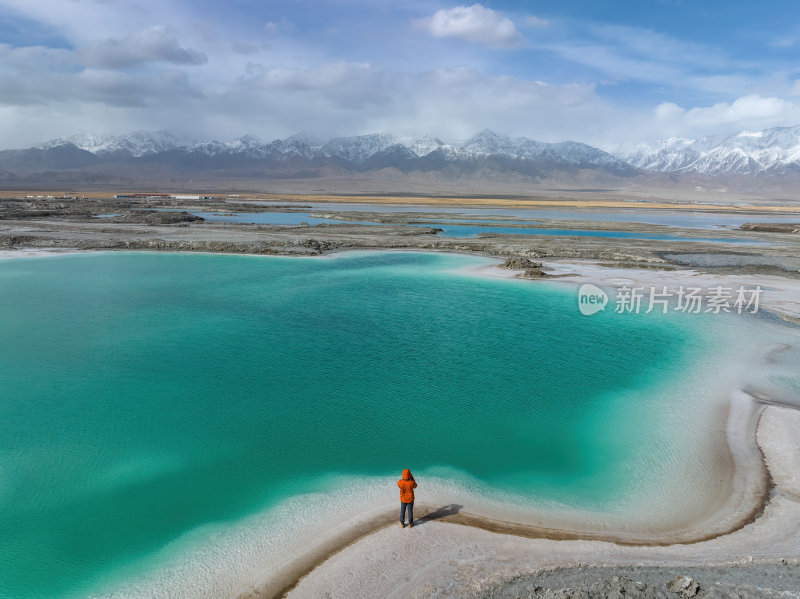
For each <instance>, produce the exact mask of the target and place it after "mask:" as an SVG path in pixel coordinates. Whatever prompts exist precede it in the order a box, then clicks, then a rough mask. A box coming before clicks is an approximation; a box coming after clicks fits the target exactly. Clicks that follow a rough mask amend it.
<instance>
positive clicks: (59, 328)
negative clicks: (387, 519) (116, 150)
mask: <svg viewBox="0 0 800 599" xmlns="http://www.w3.org/2000/svg"><path fill="white" fill-rule="evenodd" d="M493 262H496V260H495V261H492V260H487V259H486V258H475V257H465V256H458V255H450V254H430V253H420V252H395V253H386V252H384V253H361V252H358V253H352V254H342V255H338V256H336V257H333V258H274V257H255V256H225V255H189V254H153V253H99V254H88V255H83V254H82V255H65V256H57V257H43V258H21V259H12V260H3V261H0V327H2V331H3V338H4V343H3V344H2V345H0V421H1V422H2V435H1V436H0V538H2V543H0V597H1V598H3V599H28V598H31V599H33V598H37V599H38V598H41V597H59V598H60V597H64V598H71V597H86V596H95V595H102V594H103V593H113V592H114V591H115V590H117V589H120V588H128V585H130V584H132V583H133V582H135V581H138V580H140V579H142V580H144V579H146V578H147V577H148V576H149V575H151V574H152V573H153V572H158V571H159V569H161V568H163V567H167V566H170V565H171V564H174V563H177V562H179V561H180V560H181V559H183V558H185V557H186V556H190V555H192V552H193V551H197V550H198V548H203V547H209V546H213V545H214V543H215V542H216V540H217V539H218V537H219V535H223V536H224V534H225V531H228V530H234V529H236V527H237V526H240V525H241V523H242V522H245V521H246V520H247V519H248V518H252V517H254V516H255V515H258V514H270V513H272V512H270V510H275V509H278V507H280V506H285V505H286V502H287V501H290V500H293V501H294V503H293V504H292V505H293V506H294V507H293V509H296V510H298V511H299V513H301V514H302V512H303V510H304V509H313V506H312V507H309V506H306V505H305V504H304V503H303V500H302V498H300V499H298V498H299V497H300V496H303V497H312V496H311V495H307V494H310V493H329V494H333V493H334V490H335V489H337V488H340V487H342V488H345V487H347V485H348V484H349V482H348V481H350V482H352V481H356V480H358V481H362V482H360V483H359V484H362V483H363V481H367V482H368V483H369V484H374V485H384V484H385V485H386V487H387V489H388V490H387V496H388V497H389V498H391V502H390V503H389V504H388V505H390V506H392V507H391V509H394V495H395V493H394V491H393V490H392V485H393V484H394V482H393V481H394V480H395V479H396V478H397V477H398V475H399V473H400V472H401V470H402V468H406V467H410V468H411V469H412V471H414V473H415V475H416V476H417V478H418V479H420V480H421V481H424V480H425V477H426V475H427V476H430V477H438V478H440V479H444V480H451V481H453V482H454V484H456V483H458V484H465V485H466V484H469V485H473V484H474V485H478V489H479V491H480V492H482V493H483V492H485V493H487V494H490V495H491V494H492V493H497V494H498V497H499V496H501V495H503V494H507V495H508V496H514V497H518V498H522V499H523V500H524V501H529V502H530V503H531V505H534V504H537V503H543V504H544V503H547V504H558V505H564V506H568V507H575V508H579V509H582V510H589V511H596V512H598V513H603V512H605V511H614V510H615V509H618V507H617V503H616V502H617V501H618V499H619V497H621V496H622V497H625V496H626V494H628V495H632V496H635V495H636V493H639V492H642V491H641V490H642V489H643V488H646V487H647V486H648V485H657V484H658V481H659V480H660V479H659V477H660V475H661V473H662V468H663V464H664V463H665V462H670V459H668V458H667V457H665V456H669V455H678V454H680V453H681V452H680V450H679V448H678V445H679V444H680V443H681V437H680V435H676V433H675V432H674V430H673V431H671V432H668V431H665V430H663V426H662V425H663V422H664V419H668V416H667V415H668V414H670V413H673V412H674V411H676V404H675V403H670V401H672V402H678V401H680V399H676V398H674V397H673V396H672V395H670V396H668V397H665V395H664V394H663V393H660V392H658V391H657V390H658V389H661V388H662V387H664V386H665V385H667V386H668V385H670V384H672V382H674V381H675V380H677V379H679V378H680V376H681V374H682V373H683V372H685V371H686V370H687V369H688V368H689V367H690V366H691V365H692V364H694V363H695V362H696V361H697V360H698V357H699V356H701V355H703V354H704V352H707V351H708V349H709V347H710V345H711V344H712V342H713V339H712V336H710V335H707V334H701V333H700V331H701V330H702V326H701V324H700V323H701V322H704V319H703V318H702V317H699V318H696V319H695V318H689V317H686V316H683V315H672V314H667V315H663V316H661V315H658V316H657V315H655V314H651V315H638V316H637V315H624V316H623V315H618V314H614V313H613V310H607V311H605V312H601V313H599V314H596V315H594V316H591V317H586V316H582V315H581V314H580V313H579V311H578V309H577V303H576V294H575V291H574V290H573V289H571V288H568V287H566V286H564V287H560V286H555V285H547V284H532V283H530V282H527V281H518V280H512V279H490V278H481V277H478V276H475V275H473V274H470V273H468V272H466V271H465V268H467V267H475V266H481V265H485V264H488V263H493ZM660 422H661V423H662V425H659V423H660ZM620 431H624V434H620ZM395 491H396V489H395ZM420 491H421V492H422V491H424V485H421V487H420ZM304 494H306V495H304ZM323 497H324V495H323ZM292 498H294V499H292ZM309 501H310V500H309ZM281 509H283V508H281ZM287 509H288V508H287ZM341 515H342V517H343V518H344V517H347V516H352V514H348V513H347V506H344V507H343V508H342V510H341ZM301 519H302V518H301Z"/></svg>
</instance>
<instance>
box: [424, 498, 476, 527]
mask: <svg viewBox="0 0 800 599" xmlns="http://www.w3.org/2000/svg"><path fill="white" fill-rule="evenodd" d="M463 507H464V506H463V505H458V504H456V503H451V504H450V505H445V506H443V507H440V508H438V509H436V510H433V511H432V512H428V513H427V514H425V515H424V516H422V517H421V518H417V519H415V520H414V526H419V525H420V524H425V523H426V522H432V521H433V520H439V519H441V518H447V517H448V516H453V515H455V514H457V513H458V512H460V511H461V508H463Z"/></svg>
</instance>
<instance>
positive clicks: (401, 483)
mask: <svg viewBox="0 0 800 599" xmlns="http://www.w3.org/2000/svg"><path fill="white" fill-rule="evenodd" d="M397 486H398V487H400V501H401V502H403V503H414V489H416V488H417V483H416V481H415V480H414V477H413V476H411V470H409V469H408V468H406V469H405V470H403V478H401V479H400V480H398V481H397Z"/></svg>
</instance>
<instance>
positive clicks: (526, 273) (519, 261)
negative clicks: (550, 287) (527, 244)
mask: <svg viewBox="0 0 800 599" xmlns="http://www.w3.org/2000/svg"><path fill="white" fill-rule="evenodd" d="M500 268H506V269H508V270H521V271H522V272H521V273H520V274H518V275H517V278H518V279H541V278H542V277H546V276H547V273H546V272H544V271H543V270H542V263H541V262H534V261H533V260H531V259H530V258H524V257H521V256H511V257H510V258H506V261H505V262H503V263H502V264H501V265H500Z"/></svg>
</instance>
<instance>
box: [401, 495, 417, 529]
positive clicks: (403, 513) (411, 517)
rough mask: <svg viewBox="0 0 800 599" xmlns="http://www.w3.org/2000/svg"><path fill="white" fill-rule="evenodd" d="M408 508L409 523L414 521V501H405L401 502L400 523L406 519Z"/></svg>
mask: <svg viewBox="0 0 800 599" xmlns="http://www.w3.org/2000/svg"><path fill="white" fill-rule="evenodd" d="M406 509H407V510H408V523H409V524H411V523H412V522H414V502H413V501H412V502H411V503H403V502H402V501H401V502H400V523H401V524H402V523H403V522H404V521H405V519H406Z"/></svg>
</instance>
